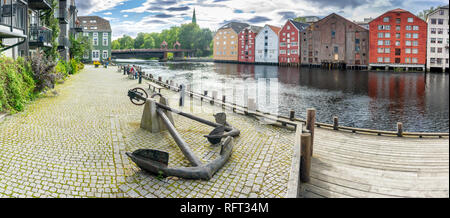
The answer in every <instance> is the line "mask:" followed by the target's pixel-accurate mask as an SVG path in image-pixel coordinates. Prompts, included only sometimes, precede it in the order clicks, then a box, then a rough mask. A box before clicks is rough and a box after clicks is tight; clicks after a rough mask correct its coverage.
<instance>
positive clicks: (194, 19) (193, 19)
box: [192, 8, 197, 24]
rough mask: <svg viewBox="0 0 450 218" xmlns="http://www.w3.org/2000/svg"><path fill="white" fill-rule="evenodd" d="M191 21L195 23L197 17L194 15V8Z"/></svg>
mask: <svg viewBox="0 0 450 218" xmlns="http://www.w3.org/2000/svg"><path fill="white" fill-rule="evenodd" d="M192 23H195V24H196V23H197V18H196V17H195V8H194V14H193V15H192Z"/></svg>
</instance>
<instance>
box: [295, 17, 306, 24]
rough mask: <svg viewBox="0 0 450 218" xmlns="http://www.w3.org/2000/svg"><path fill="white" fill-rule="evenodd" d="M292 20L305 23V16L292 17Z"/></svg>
mask: <svg viewBox="0 0 450 218" xmlns="http://www.w3.org/2000/svg"><path fill="white" fill-rule="evenodd" d="M294 21H297V22H300V23H306V18H305V17H297V18H294Z"/></svg>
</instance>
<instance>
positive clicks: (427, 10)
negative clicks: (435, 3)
mask: <svg viewBox="0 0 450 218" xmlns="http://www.w3.org/2000/svg"><path fill="white" fill-rule="evenodd" d="M434 9H435V8H434V7H431V8H430V9H424V10H423V11H421V12H419V13H418V14H417V16H418V17H420V18H421V19H422V20H427V15H428V14H429V13H430V12H432V11H434Z"/></svg>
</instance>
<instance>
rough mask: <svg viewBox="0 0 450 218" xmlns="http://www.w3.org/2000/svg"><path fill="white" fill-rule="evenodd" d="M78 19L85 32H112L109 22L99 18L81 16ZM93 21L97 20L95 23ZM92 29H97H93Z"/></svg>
mask: <svg viewBox="0 0 450 218" xmlns="http://www.w3.org/2000/svg"><path fill="white" fill-rule="evenodd" d="M78 19H79V20H80V24H81V27H83V31H84V32H112V30H111V25H110V24H109V21H108V20H106V19H103V18H101V17H99V16H79V17H78ZM91 20H95V22H91ZM84 27H87V29H85V28H84ZM91 27H97V28H96V29H91Z"/></svg>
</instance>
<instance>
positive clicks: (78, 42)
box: [69, 35, 92, 61]
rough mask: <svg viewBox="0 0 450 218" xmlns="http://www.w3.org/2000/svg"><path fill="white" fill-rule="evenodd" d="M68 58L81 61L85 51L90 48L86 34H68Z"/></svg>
mask: <svg viewBox="0 0 450 218" xmlns="http://www.w3.org/2000/svg"><path fill="white" fill-rule="evenodd" d="M69 40H70V59H72V58H74V59H75V60H77V61H81V59H82V58H83V55H84V53H85V52H86V51H89V50H92V44H91V41H90V40H89V37H87V36H81V35H80V36H78V37H75V36H73V35H70V38H69Z"/></svg>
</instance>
